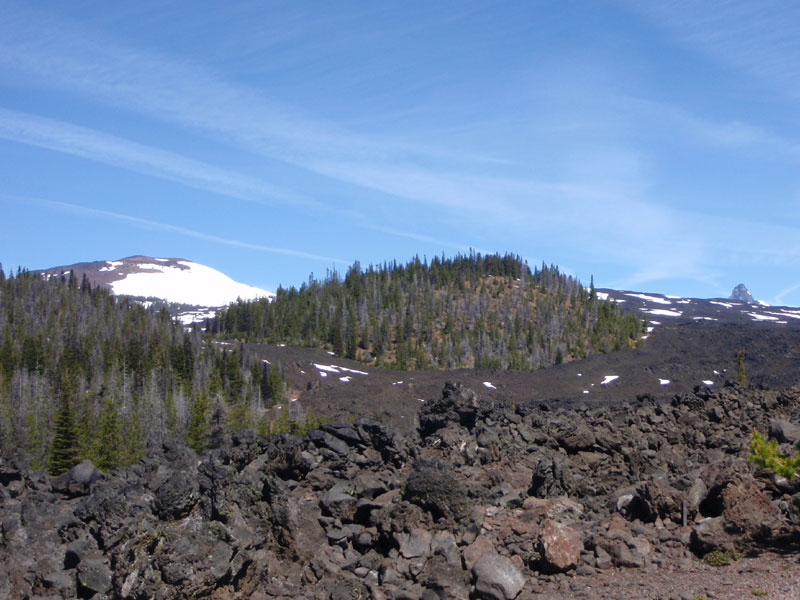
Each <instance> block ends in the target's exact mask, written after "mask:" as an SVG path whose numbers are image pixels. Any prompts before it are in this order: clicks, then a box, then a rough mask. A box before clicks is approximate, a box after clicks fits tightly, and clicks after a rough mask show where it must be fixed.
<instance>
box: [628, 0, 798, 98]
mask: <svg viewBox="0 0 800 600" xmlns="http://www.w3.org/2000/svg"><path fill="white" fill-rule="evenodd" d="M624 3H625V4H627V5H629V6H630V7H631V8H633V9H634V10H636V11H639V12H642V13H644V14H646V15H647V16H649V17H650V18H652V19H653V20H654V21H655V22H657V23H659V24H660V25H662V26H664V27H666V28H667V29H668V30H671V31H673V32H674V33H675V34H676V35H677V37H678V38H679V39H680V40H682V41H684V42H686V43H688V44H690V45H692V46H693V47H695V48H698V49H700V50H701V51H703V52H705V53H707V54H708V55H710V56H713V57H714V59H715V60H718V61H719V62H721V63H723V64H726V65H729V66H732V67H734V68H736V69H739V70H743V71H744V72H746V73H748V74H750V75H751V76H753V77H755V78H756V79H757V80H759V81H761V82H769V84H770V85H771V86H772V87H773V89H775V90H781V91H783V92H785V93H788V94H789V95H790V96H792V97H794V98H797V97H800V38H798V36H797V23H798V22H800V6H798V4H797V3H796V2H792V1H791V0H777V1H776V0H759V1H758V2H752V1H750V0H704V1H703V2H696V1H694V0H669V1H665V0H660V1H659V0H651V1H647V2H641V1H639V0H624Z"/></svg>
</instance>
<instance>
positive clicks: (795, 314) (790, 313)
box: [767, 310, 800, 319]
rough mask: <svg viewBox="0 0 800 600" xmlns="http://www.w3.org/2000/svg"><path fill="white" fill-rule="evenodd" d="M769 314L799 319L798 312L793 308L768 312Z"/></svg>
mask: <svg viewBox="0 0 800 600" xmlns="http://www.w3.org/2000/svg"><path fill="white" fill-rule="evenodd" d="M767 314H769V315H776V316H778V317H783V318H786V317H789V318H790V319H800V314H799V313H798V312H797V311H793V310H782V311H781V312H768V313H767Z"/></svg>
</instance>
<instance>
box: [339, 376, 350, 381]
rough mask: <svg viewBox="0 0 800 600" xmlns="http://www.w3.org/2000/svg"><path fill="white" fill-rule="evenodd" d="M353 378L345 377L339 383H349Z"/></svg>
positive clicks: (340, 378)
mask: <svg viewBox="0 0 800 600" xmlns="http://www.w3.org/2000/svg"><path fill="white" fill-rule="evenodd" d="M351 379H352V377H351V376H350V375H345V376H344V377H339V381H343V382H344V383H348V382H349V381H350V380H351Z"/></svg>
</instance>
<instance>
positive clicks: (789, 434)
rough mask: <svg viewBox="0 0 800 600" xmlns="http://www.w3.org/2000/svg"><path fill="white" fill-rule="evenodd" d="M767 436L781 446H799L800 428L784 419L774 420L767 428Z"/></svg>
mask: <svg viewBox="0 0 800 600" xmlns="http://www.w3.org/2000/svg"><path fill="white" fill-rule="evenodd" d="M769 436H770V437H773V438H775V439H776V440H778V442H780V443H781V444H793V445H795V446H796V445H797V444H800V426H798V425H795V424H794V423H790V422H789V421H786V420H784V419H776V420H774V421H773V422H772V425H770V427H769Z"/></svg>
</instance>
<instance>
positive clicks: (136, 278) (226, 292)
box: [37, 254, 275, 322]
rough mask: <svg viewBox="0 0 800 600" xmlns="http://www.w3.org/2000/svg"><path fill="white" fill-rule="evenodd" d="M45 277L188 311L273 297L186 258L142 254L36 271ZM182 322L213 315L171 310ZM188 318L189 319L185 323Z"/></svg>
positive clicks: (264, 291) (272, 294) (266, 291)
mask: <svg viewBox="0 0 800 600" xmlns="http://www.w3.org/2000/svg"><path fill="white" fill-rule="evenodd" d="M37 272H39V273H43V274H46V275H48V276H67V275H69V274H70V273H73V274H74V276H75V277H77V278H78V279H79V280H80V281H83V280H84V278H85V279H86V280H87V281H88V283H89V284H91V285H92V286H97V285H100V286H102V287H105V288H106V289H109V290H110V291H111V292H112V293H114V294H115V295H124V296H133V297H136V298H146V299H153V298H155V299H158V300H162V301H164V302H167V303H171V304H177V305H186V306H191V307H203V308H218V307H221V306H225V305H227V304H230V303H231V302H235V301H236V300H237V299H239V298H241V299H248V300H249V299H255V298H267V299H271V298H273V297H274V296H275V294H274V293H273V292H271V291H268V290H264V289H261V288H258V287H255V286H251V285H247V284H244V283H240V282H237V281H234V280H233V279H232V278H230V277H229V276H228V275H226V274H224V273H222V272H221V271H218V270H217V269H214V268H212V267H209V266H207V265H203V264H201V263H197V262H194V261H191V260H188V259H185V258H177V257H170V258H162V257H151V256H145V255H141V254H136V255H133V256H127V257H125V258H121V259H118V260H99V261H91V262H79V263H74V264H71V265H63V266H58V267H52V268H49V269H44V270H42V271H37ZM172 312H173V313H174V314H176V316H178V317H179V318H181V320H183V321H184V322H186V321H187V320H189V322H191V321H192V320H202V319H203V318H205V317H207V316H211V315H213V311H208V310H207V311H196V310H195V311H191V310H180V309H177V310H174V311H172ZM187 317H188V319H187Z"/></svg>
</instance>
